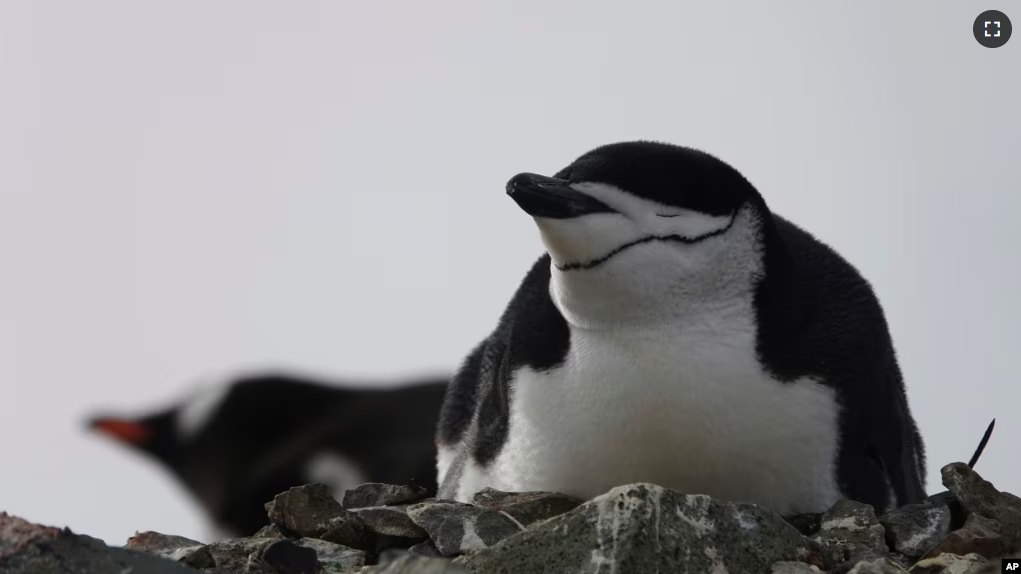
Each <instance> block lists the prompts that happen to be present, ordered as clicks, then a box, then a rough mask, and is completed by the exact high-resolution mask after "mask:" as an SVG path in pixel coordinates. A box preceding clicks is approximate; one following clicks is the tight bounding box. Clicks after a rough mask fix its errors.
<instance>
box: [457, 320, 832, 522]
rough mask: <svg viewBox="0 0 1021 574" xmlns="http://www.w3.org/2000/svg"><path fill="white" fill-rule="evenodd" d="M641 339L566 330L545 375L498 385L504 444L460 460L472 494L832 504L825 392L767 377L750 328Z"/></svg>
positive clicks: (799, 506)
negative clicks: (645, 493)
mask: <svg viewBox="0 0 1021 574" xmlns="http://www.w3.org/2000/svg"><path fill="white" fill-rule="evenodd" d="M702 327H703V328H665V329H653V330H648V331H644V332H615V331H602V330H600V331H589V330H580V329H572V331H571V347H570V351H569V352H568V354H567V357H566V360H565V361H564V363H563V364H562V365H560V366H559V367H558V368H555V369H552V370H549V371H546V372H537V371H535V370H532V369H529V368H523V369H520V370H519V371H517V372H515V374H514V376H513V377H512V379H511V383H510V386H511V389H510V393H511V400H510V406H509V411H510V412H509V432H508V437H507V442H506V443H505V444H504V446H503V448H502V449H501V450H500V451H499V454H498V455H497V457H496V458H495V460H493V461H492V462H491V464H489V465H487V466H486V467H480V466H478V465H475V464H468V465H467V466H466V468H465V476H464V477H463V479H462V482H461V488H460V489H459V493H458V494H459V499H462V500H469V499H470V498H471V495H472V494H473V493H474V492H476V491H477V490H479V489H481V488H482V487H484V486H491V487H493V488H498V489H500V490H508V491H532V490H541V491H556V492H563V493H566V494H571V495H574V496H578V497H582V498H586V499H587V498H591V497H594V496H597V495H599V494H602V493H604V492H606V491H607V490H610V489H611V488H613V487H615V486H618V485H621V484H627V483H633V482H651V483H655V484H659V485H661V486H664V487H667V488H671V489H675V490H678V491H681V492H684V493H687V494H707V495H710V496H714V497H717V498H721V499H725V500H731V501H735V502H749V503H755V504H759V505H761V506H764V507H766V508H770V509H773V510H775V511H777V512H781V513H801V512H821V511H824V510H826V509H827V508H828V507H829V506H831V505H832V504H833V503H834V502H836V500H837V499H838V498H839V497H840V492H839V487H838V486H837V478H836V461H837V455H838V448H839V409H838V403H837V400H836V396H835V393H834V391H833V389H831V388H828V387H826V386H824V385H822V384H821V383H819V382H818V381H815V380H811V379H809V378H804V379H800V380H795V381H792V382H781V381H778V380H776V379H773V378H772V377H770V375H769V374H768V373H767V372H766V371H765V369H763V367H762V365H761V364H760V363H759V361H758V359H757V358H756V354H755V335H754V328H753V327H752V326H751V324H750V323H749V324H748V325H743V326H742V327H743V328H739V329H735V328H734V326H733V325H731V326H729V327H727V326H724V328H723V329H720V327H719V326H716V327H712V323H711V322H706V323H705V324H703V326H702Z"/></svg>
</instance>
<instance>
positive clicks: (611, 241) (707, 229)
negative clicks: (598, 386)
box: [507, 141, 768, 325]
mask: <svg viewBox="0 0 1021 574" xmlns="http://www.w3.org/2000/svg"><path fill="white" fill-rule="evenodd" d="M507 193H508V194H509V195H510V197H511V198H512V199H514V200H515V202H517V204H518V205H519V206H520V207H521V209H523V210H524V211H525V212H526V213H528V214H529V215H531V216H532V217H533V218H534V219H535V222H536V224H537V226H538V228H539V232H540V235H541V237H542V241H543V243H544V245H545V246H546V250H547V252H548V253H549V256H550V258H551V260H552V278H551V281H552V295H553V298H554V301H555V302H556V303H557V304H558V306H559V307H560V308H561V311H563V312H564V314H565V316H567V318H568V319H569V320H574V321H576V322H578V323H589V324H590V325H591V324H595V323H598V322H599V321H604V320H605V321H610V322H618V323H619V322H624V321H628V320H641V321H645V320H647V319H648V315H651V314H660V315H661V314H662V313H663V312H664V311H669V309H668V308H667V307H664V305H674V306H675V307H676V306H681V307H684V306H686V305H690V304H693V303H695V302H697V301H699V300H701V302H702V303H708V302H709V301H708V299H712V298H717V297H727V296H732V295H735V293H728V288H739V287H741V286H744V287H747V285H748V284H749V282H750V281H751V280H752V278H753V277H754V275H755V274H756V273H757V272H758V271H759V269H760V267H761V265H760V260H761V243H762V233H761V231H762V227H763V226H762V221H763V215H764V214H768V211H766V208H765V204H764V203H763V201H762V198H761V197H760V196H759V194H758V192H757V191H756V190H755V188H754V187H753V186H752V185H751V184H750V183H749V182H748V181H747V180H746V179H745V178H744V177H743V176H742V175H741V174H740V173H738V172H737V170H735V169H734V168H732V167H731V166H729V165H727V164H726V163H724V162H722V161H720V160H718V159H716V158H715V157H713V156H711V155H709V154H706V153H703V152H701V151H697V150H694V149H689V148H684V147H679V146H675V145H670V144H665V143H658V142H645V141H637V142H623V143H616V144H609V145H605V146H602V147H599V148H596V149H594V150H592V151H590V152H588V153H586V154H584V155H582V156H581V157H579V158H578V159H577V160H575V161H574V162H573V163H572V164H571V165H569V166H567V167H566V168H564V169H563V170H561V171H560V172H558V173H557V174H555V175H554V176H553V177H545V176H540V175H535V174H530V173H522V174H518V175H516V176H514V177H513V178H512V179H511V180H510V181H509V182H508V183H507Z"/></svg>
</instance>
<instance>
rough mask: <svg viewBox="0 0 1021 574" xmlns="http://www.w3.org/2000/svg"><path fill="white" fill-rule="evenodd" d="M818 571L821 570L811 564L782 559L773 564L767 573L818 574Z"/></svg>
mask: <svg viewBox="0 0 1021 574" xmlns="http://www.w3.org/2000/svg"><path fill="white" fill-rule="evenodd" d="M820 572H822V570H819V568H818V567H816V566H812V565H811V564H805V563H804V562H792V561H790V560H784V561H781V562H777V563H776V564H773V569H772V570H770V571H769V574H819V573H820Z"/></svg>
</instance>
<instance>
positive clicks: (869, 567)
mask: <svg viewBox="0 0 1021 574" xmlns="http://www.w3.org/2000/svg"><path fill="white" fill-rule="evenodd" d="M906 572H907V570H905V569H903V568H901V567H900V565H899V564H897V563H895V562H893V561H890V560H887V559H886V558H873V559H871V560H862V561H861V562H858V563H857V564H855V565H854V567H852V568H851V569H850V570H848V571H847V574H905V573H906Z"/></svg>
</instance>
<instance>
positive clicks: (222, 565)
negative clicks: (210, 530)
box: [209, 538, 319, 574]
mask: <svg viewBox="0 0 1021 574" xmlns="http://www.w3.org/2000/svg"><path fill="white" fill-rule="evenodd" d="M209 552H210V554H211V555H212V557H213V561H214V562H215V563H216V568H217V569H218V570H220V571H223V572H227V573H230V574H317V572H318V570H319V560H318V559H317V557H316V552H315V550H313V549H310V548H305V547H301V546H299V545H297V544H296V543H294V542H293V541H291V540H286V539H272V538H270V539H266V538H228V539H224V540H219V541H217V542H214V543H212V544H210V545H209Z"/></svg>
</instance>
